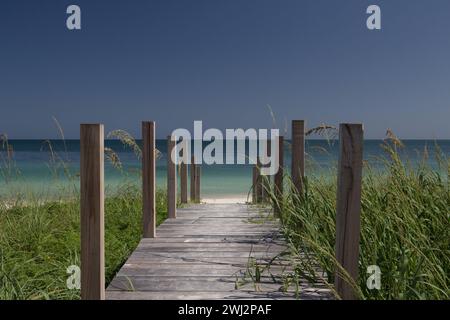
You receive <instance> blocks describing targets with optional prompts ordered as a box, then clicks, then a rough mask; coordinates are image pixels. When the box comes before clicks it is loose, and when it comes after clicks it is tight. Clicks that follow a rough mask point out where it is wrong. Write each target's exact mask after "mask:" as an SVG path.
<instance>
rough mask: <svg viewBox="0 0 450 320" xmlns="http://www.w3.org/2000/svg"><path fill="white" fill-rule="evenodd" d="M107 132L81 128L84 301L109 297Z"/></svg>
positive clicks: (99, 127) (93, 127)
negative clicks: (107, 268)
mask: <svg viewBox="0 0 450 320" xmlns="http://www.w3.org/2000/svg"><path fill="white" fill-rule="evenodd" d="M104 162H105V161H104V129H103V125H102V124H82V125H81V126H80V215H81V217H80V218H81V298H82V299H85V300H103V299H104V298H105V243H104V230H105V223H104V216H105V209H104V200H105V195H104Z"/></svg>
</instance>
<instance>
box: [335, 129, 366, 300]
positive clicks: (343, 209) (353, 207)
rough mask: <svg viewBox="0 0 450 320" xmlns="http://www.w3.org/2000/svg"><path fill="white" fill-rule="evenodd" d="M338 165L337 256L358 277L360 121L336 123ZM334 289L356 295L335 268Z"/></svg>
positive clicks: (346, 296) (347, 296) (342, 294)
mask: <svg viewBox="0 0 450 320" xmlns="http://www.w3.org/2000/svg"><path fill="white" fill-rule="evenodd" d="M339 141H340V150H339V164H338V187H337V205H336V208H337V211H336V259H337V261H338V263H339V264H340V265H341V266H342V267H343V268H344V269H345V270H346V271H347V273H348V274H349V275H350V277H351V278H352V279H353V280H354V281H357V279H358V258H359V238H360V216H361V183H362V182H361V179H362V157H363V127H362V124H341V125H340V126H339ZM335 288H336V291H337V293H338V294H339V296H340V297H341V298H342V299H345V300H350V299H355V298H356V293H355V292H354V289H353V287H352V285H351V284H350V283H349V279H345V277H344V276H343V275H342V272H341V271H340V270H337V271H336V277H335Z"/></svg>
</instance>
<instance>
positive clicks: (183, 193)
mask: <svg viewBox="0 0 450 320" xmlns="http://www.w3.org/2000/svg"><path fill="white" fill-rule="evenodd" d="M182 144H183V153H184V152H187V147H188V145H187V141H186V140H184V139H183V141H182ZM184 156H185V155H184V154H183V158H182V159H184ZM180 201H181V203H183V204H186V203H188V165H187V163H185V162H184V161H182V162H181V163H180Z"/></svg>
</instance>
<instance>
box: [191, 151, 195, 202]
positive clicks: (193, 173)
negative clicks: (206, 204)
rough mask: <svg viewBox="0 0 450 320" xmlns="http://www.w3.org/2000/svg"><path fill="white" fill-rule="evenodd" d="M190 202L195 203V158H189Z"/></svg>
mask: <svg viewBox="0 0 450 320" xmlns="http://www.w3.org/2000/svg"><path fill="white" fill-rule="evenodd" d="M190 189H191V190H190V191H191V192H190V193H191V202H195V157H194V155H193V154H192V156H191V186H190Z"/></svg>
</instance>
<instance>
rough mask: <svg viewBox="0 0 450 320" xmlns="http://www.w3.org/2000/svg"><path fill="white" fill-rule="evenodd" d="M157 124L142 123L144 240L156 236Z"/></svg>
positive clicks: (152, 122) (150, 122) (151, 122)
mask: <svg viewBox="0 0 450 320" xmlns="http://www.w3.org/2000/svg"><path fill="white" fill-rule="evenodd" d="M155 130H156V124H155V122H154V121H145V122H142V225H143V236H144V238H154V237H155V236H156V144H155Z"/></svg>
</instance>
